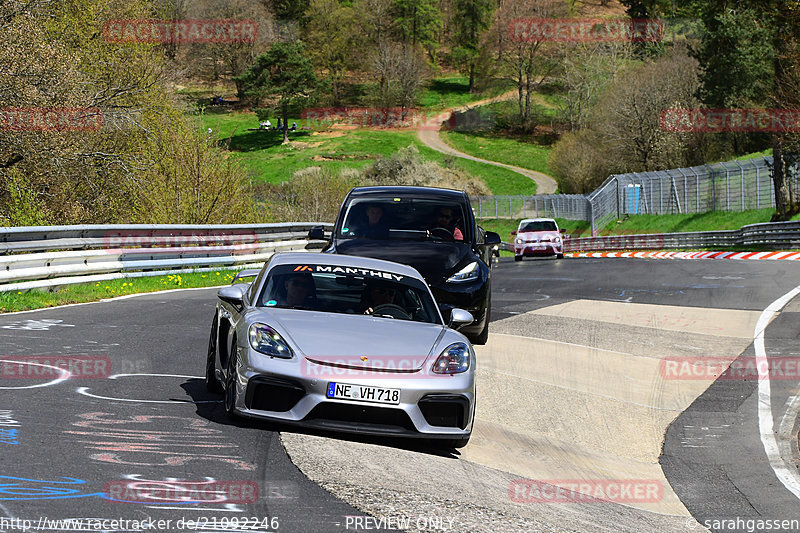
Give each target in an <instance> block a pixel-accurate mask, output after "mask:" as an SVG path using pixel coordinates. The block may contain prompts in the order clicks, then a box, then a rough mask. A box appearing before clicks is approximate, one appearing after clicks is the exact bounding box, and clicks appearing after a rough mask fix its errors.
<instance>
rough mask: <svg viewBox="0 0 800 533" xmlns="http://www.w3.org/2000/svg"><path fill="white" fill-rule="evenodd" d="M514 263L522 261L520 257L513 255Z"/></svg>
mask: <svg viewBox="0 0 800 533" xmlns="http://www.w3.org/2000/svg"><path fill="white" fill-rule="evenodd" d="M514 261H522V256H521V255H515V256H514Z"/></svg>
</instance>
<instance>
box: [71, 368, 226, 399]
mask: <svg viewBox="0 0 800 533" xmlns="http://www.w3.org/2000/svg"><path fill="white" fill-rule="evenodd" d="M130 376H153V377H162V378H185V379H205V378H204V377H203V376H184V375H181V374H114V375H112V376H108V379H117V378H122V377H130ZM77 393H78V394H82V395H84V396H88V397H89V398H96V399H98V400H111V401H115V402H133V403H193V404H198V403H220V402H221V401H222V400H199V401H196V402H195V401H192V400H137V399H134V398H111V397H109V396H100V395H98V394H92V393H90V392H89V387H79V388H78V389H77Z"/></svg>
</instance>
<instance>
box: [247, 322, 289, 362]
mask: <svg viewBox="0 0 800 533" xmlns="http://www.w3.org/2000/svg"><path fill="white" fill-rule="evenodd" d="M249 337H250V346H252V348H253V349H254V350H256V351H257V352H260V353H263V354H264V355H269V356H270V357H280V358H282V359H291V358H292V355H293V354H292V349H291V348H289V345H288V344H287V343H286V341H285V340H283V337H281V336H280V335H279V334H278V332H277V331H275V330H274V329H272V328H271V327H269V326H267V325H266V324H259V323H258V322H256V323H255V324H253V325H251V326H250V331H249Z"/></svg>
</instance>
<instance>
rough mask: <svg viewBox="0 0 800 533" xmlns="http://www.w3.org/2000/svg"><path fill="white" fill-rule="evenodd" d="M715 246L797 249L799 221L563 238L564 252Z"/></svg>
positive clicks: (799, 239)
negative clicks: (687, 230)
mask: <svg viewBox="0 0 800 533" xmlns="http://www.w3.org/2000/svg"><path fill="white" fill-rule="evenodd" d="M718 246H723V247H724V246H743V247H747V246H764V247H774V248H783V249H786V248H800V222H773V223H763V224H751V225H748V226H744V227H742V228H741V229H738V230H728V231H698V232H692V233H658V234H643V235H608V236H603V237H579V238H574V239H566V240H565V241H564V251H566V252H577V251H601V250H625V249H631V250H663V249H669V248H708V247H718Z"/></svg>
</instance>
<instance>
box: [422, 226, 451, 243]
mask: <svg viewBox="0 0 800 533" xmlns="http://www.w3.org/2000/svg"><path fill="white" fill-rule="evenodd" d="M428 233H430V235H431V236H432V237H439V238H440V239H448V240H451V241H454V240H456V238H455V236H454V235H453V232H452V231H450V230H449V229H447V228H443V227H441V226H440V227H438V228H432V229H430V230H428Z"/></svg>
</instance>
